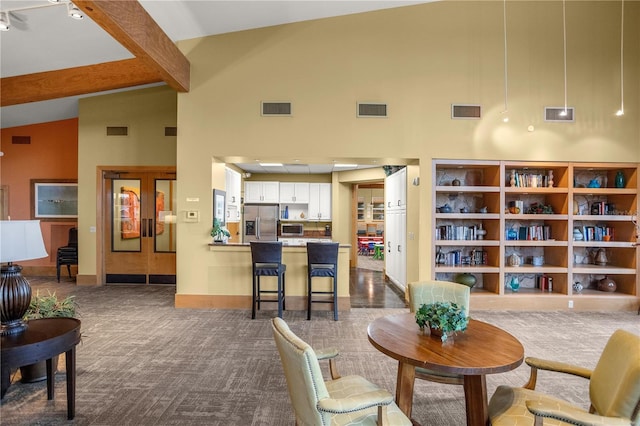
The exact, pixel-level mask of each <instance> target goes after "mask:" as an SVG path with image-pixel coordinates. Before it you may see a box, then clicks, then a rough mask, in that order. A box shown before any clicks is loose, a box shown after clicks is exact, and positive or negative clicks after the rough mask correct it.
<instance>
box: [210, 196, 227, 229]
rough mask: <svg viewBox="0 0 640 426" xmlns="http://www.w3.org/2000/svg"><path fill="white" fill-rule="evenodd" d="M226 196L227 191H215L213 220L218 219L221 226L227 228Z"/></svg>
mask: <svg viewBox="0 0 640 426" xmlns="http://www.w3.org/2000/svg"><path fill="white" fill-rule="evenodd" d="M226 195H227V193H226V192H225V191H222V190H220V189H214V190H213V218H214V219H218V221H219V222H220V226H225V225H226V221H225V214H224V213H225V204H226V200H225V198H226Z"/></svg>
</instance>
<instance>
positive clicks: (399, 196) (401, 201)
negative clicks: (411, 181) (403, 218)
mask: <svg viewBox="0 0 640 426" xmlns="http://www.w3.org/2000/svg"><path fill="white" fill-rule="evenodd" d="M384 198H385V207H386V208H387V209H406V207H407V168H406V167H405V168H403V169H401V170H399V171H397V172H395V173H394V174H392V175H390V176H388V177H387V178H385V180H384Z"/></svg>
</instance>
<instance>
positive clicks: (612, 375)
mask: <svg viewBox="0 0 640 426" xmlns="http://www.w3.org/2000/svg"><path fill="white" fill-rule="evenodd" d="M525 362H526V363H527V364H528V365H529V366H530V367H531V376H530V378H529V381H528V382H527V384H526V385H525V386H524V387H522V388H513V387H509V386H499V387H498V388H497V389H496V392H495V393H494V394H493V396H492V397H491V401H490V402H489V417H490V418H491V424H492V425H493V426H507V425H508V426H513V425H516V424H517V425H518V426H521V425H522V426H526V425H545V426H548V425H554V426H555V425H580V426H595V425H602V426H604V425H607V426H616V425H626V426H629V425H635V426H638V425H640V413H639V411H640V337H639V336H636V335H634V334H632V333H629V332H627V331H624V330H617V331H616V332H615V333H613V335H612V336H611V337H610V338H609V341H608V342H607V344H606V346H605V348H604V350H603V351H602V355H601V356H600V359H599V360H598V363H597V365H596V367H595V368H594V369H593V370H589V369H586V368H582V367H578V366H574V365H571V364H567V363H561V362H555V361H547V360H541V359H538V358H527V359H525ZM538 370H547V371H554V372H558V373H564V374H571V375H574V376H578V377H583V378H585V379H587V380H589V397H590V399H591V407H590V408H589V411H587V410H584V409H582V408H579V407H576V406H573V405H571V404H569V403H567V402H565V401H563V400H561V399H558V398H555V397H552V396H549V395H545V394H543V393H540V392H536V391H535V386H536V380H537V372H538Z"/></svg>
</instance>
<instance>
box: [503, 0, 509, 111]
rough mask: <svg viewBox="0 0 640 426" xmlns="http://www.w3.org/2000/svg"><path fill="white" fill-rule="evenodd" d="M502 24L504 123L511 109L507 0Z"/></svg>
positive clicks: (504, 2)
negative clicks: (508, 76)
mask: <svg viewBox="0 0 640 426" xmlns="http://www.w3.org/2000/svg"><path fill="white" fill-rule="evenodd" d="M502 25H503V34H504V111H502V115H503V117H502V121H503V122H504V123H508V122H509V116H508V115H507V112H508V111H509V106H508V104H507V94H508V88H509V85H508V79H507V0H502Z"/></svg>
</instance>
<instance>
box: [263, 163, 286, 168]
mask: <svg viewBox="0 0 640 426" xmlns="http://www.w3.org/2000/svg"><path fill="white" fill-rule="evenodd" d="M260 165H261V166H262V167H282V163H260Z"/></svg>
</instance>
